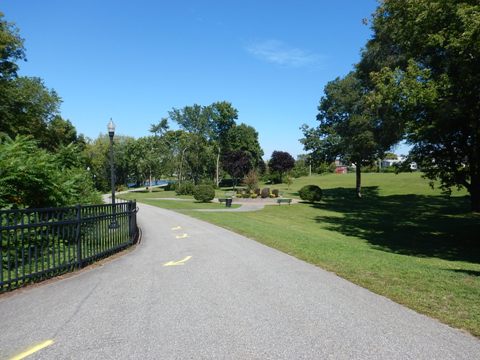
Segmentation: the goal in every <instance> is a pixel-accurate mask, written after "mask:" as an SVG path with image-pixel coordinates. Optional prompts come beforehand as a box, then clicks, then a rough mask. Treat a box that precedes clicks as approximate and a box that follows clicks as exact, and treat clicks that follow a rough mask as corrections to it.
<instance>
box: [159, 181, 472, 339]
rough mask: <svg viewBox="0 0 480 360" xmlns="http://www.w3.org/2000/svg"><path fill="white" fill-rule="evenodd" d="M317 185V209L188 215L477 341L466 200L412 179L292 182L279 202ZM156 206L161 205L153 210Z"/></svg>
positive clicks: (312, 206)
mask: <svg viewBox="0 0 480 360" xmlns="http://www.w3.org/2000/svg"><path fill="white" fill-rule="evenodd" d="M306 184H317V185H319V186H320V187H321V188H322V189H323V190H324V199H323V200H322V202H321V203H319V204H307V203H302V204H297V205H291V206H267V207H265V209H264V210H262V211H256V212H250V213H238V212H237V213H225V212H222V213H211V212H209V213H205V212H189V215H191V216H194V217H196V218H200V219H202V220H206V221H209V222H212V223H214V224H217V225H220V226H223V227H225V228H228V229H231V230H233V231H235V232H238V233H241V234H244V235H246V236H248V237H250V238H252V239H255V240H257V241H259V242H261V243H263V244H266V245H268V246H271V247H274V248H276V249H279V250H281V251H283V252H285V253H288V254H291V255H293V256H295V257H297V258H300V259H303V260H305V261H308V262H310V263H312V264H315V265H318V266H320V267H322V268H324V269H326V270H329V271H332V272H335V273H336V274H338V275H339V276H341V277H343V278H345V279H348V280H350V281H352V282H354V283H356V284H358V285H360V286H363V287H365V288H367V289H370V290H372V291H374V292H376V293H378V294H381V295H384V296H386V297H388V298H390V299H392V300H394V301H396V302H398V303H401V304H404V305H406V306H408V307H410V308H412V309H414V310H416V311H418V312H420V313H423V314H426V315H429V316H431V317H434V318H437V319H439V320H440V321H442V322H444V323H446V324H449V325H452V326H454V327H457V328H461V329H465V330H467V331H469V332H470V333H472V334H473V335H475V336H478V337H480V234H479V233H480V215H479V214H472V213H470V211H469V206H470V204H469V201H468V198H467V197H466V196H465V195H466V193H465V192H457V193H454V194H453V196H452V197H450V198H447V197H445V196H443V195H442V194H441V193H440V192H439V191H437V190H432V189H431V188H430V187H429V186H428V181H426V180H424V179H422V178H421V176H420V174H418V173H413V174H399V175H395V174H364V175H363V185H364V191H363V193H364V197H363V198H362V199H356V198H355V196H354V184H355V178H354V175H353V174H347V175H333V174H331V175H325V176H312V177H309V178H308V177H306V178H301V179H296V180H295V182H294V184H293V185H292V186H291V189H287V188H286V185H280V186H272V188H275V187H277V188H280V189H281V191H282V192H283V193H284V197H297V196H298V193H297V192H298V189H299V188H300V187H301V186H303V185H306ZM159 206H162V205H159Z"/></svg>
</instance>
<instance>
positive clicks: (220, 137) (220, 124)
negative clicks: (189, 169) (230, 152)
mask: <svg viewBox="0 0 480 360" xmlns="http://www.w3.org/2000/svg"><path fill="white" fill-rule="evenodd" d="M209 111H210V119H211V123H210V124H211V125H210V126H211V129H212V141H213V142H214V144H215V147H216V149H217V159H216V166H215V183H216V185H217V186H218V185H219V183H220V157H221V154H222V152H223V151H225V149H227V148H228V146H227V134H228V132H229V131H230V129H232V128H233V127H234V126H235V125H236V123H235V120H237V119H238V111H237V109H235V108H234V107H233V106H232V104H231V103H229V102H227V101H219V102H215V103H213V104H211V105H210V106H209Z"/></svg>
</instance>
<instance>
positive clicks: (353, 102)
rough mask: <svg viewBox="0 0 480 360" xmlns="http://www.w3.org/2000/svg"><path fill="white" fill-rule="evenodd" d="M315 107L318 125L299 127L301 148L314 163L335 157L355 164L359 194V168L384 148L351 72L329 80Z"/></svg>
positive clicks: (357, 81)
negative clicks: (308, 154)
mask: <svg viewBox="0 0 480 360" xmlns="http://www.w3.org/2000/svg"><path fill="white" fill-rule="evenodd" d="M324 92H325V95H324V96H323V97H322V98H321V100H320V104H319V106H318V110H319V112H318V115H317V121H318V122H319V125H318V127H316V128H310V127H308V126H306V125H304V126H303V127H302V130H303V134H304V136H305V137H304V138H303V139H301V140H300V141H301V142H302V143H303V145H304V148H305V150H307V151H311V152H312V154H311V156H312V157H313V158H314V159H316V161H317V162H328V163H331V162H333V161H335V160H336V159H339V160H341V161H342V162H343V163H345V164H352V163H353V164H354V165H355V167H356V192H357V196H358V197H361V167H362V166H364V165H369V164H370V163H371V162H372V161H373V160H374V159H375V158H376V157H377V156H378V155H379V153H381V152H382V151H384V150H386V149H388V147H390V146H391V145H393V143H390V144H388V145H386V146H385V147H384V146H382V144H381V143H380V142H379V141H378V138H379V137H380V134H382V129H380V128H378V127H376V124H375V121H374V119H373V118H372V116H371V114H370V112H369V109H368V107H367V104H366V98H365V89H364V87H363V85H362V82H361V81H360V80H359V79H358V77H357V76H356V73H355V72H351V73H349V74H348V75H347V76H345V77H344V78H337V79H335V80H333V81H331V82H329V83H328V84H327V85H326V86H325V89H324Z"/></svg>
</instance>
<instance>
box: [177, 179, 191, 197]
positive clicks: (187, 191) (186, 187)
mask: <svg viewBox="0 0 480 360" xmlns="http://www.w3.org/2000/svg"><path fill="white" fill-rule="evenodd" d="M194 188H195V187H194V185H193V184H192V183H191V182H183V183H181V184H178V185H177V186H176V189H175V192H176V193H177V195H192V194H193V190H194Z"/></svg>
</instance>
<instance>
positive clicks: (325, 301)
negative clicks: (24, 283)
mask: <svg viewBox="0 0 480 360" xmlns="http://www.w3.org/2000/svg"><path fill="white" fill-rule="evenodd" d="M139 207H140V212H139V224H140V226H141V227H142V232H143V241H142V243H141V244H140V245H139V246H138V247H137V248H136V249H135V250H134V251H133V252H131V253H129V254H127V255H124V256H122V257H120V258H118V259H116V260H114V261H111V262H109V263H107V264H105V265H103V266H100V267H96V268H94V269H92V270H88V271H83V272H79V273H78V274H76V275H75V276H72V277H70V278H68V279H64V280H60V281H55V282H52V283H49V284H44V285H41V286H38V287H33V288H29V289H25V290H20V291H17V292H15V293H14V294H11V295H9V296H6V297H1V298H0V324H1V325H0V326H1V329H2V336H0V359H6V358H9V357H10V356H13V355H14V354H17V353H18V352H20V351H23V350H25V349H27V348H29V347H31V346H32V345H34V344H37V343H39V342H45V341H46V340H53V344H52V345H49V346H47V347H45V348H44V349H42V350H39V351H38V353H35V354H34V355H32V356H31V357H30V358H29V359H66V358H69V359H402V360H403V359H429V360H430V359H448V360H451V359H469V360H470V359H474V358H478V354H480V341H479V340H478V339H476V338H474V337H472V336H470V335H467V334H464V333H462V332H461V331H459V330H455V329H452V328H450V327H448V326H446V325H443V324H440V323H439V322H437V321H435V320H432V319H430V318H428V317H426V316H422V315H419V314H417V313H415V312H414V311H411V310H408V309H406V308H404V307H402V306H400V305H398V304H396V303H393V302H392V301H390V300H388V299H386V298H384V297H381V296H378V295H375V294H373V293H371V292H369V291H367V290H365V289H363V288H360V287H358V286H356V285H353V284H352V283H349V282H348V281H345V280H343V279H341V278H339V277H337V276H336V275H334V274H332V273H329V272H326V271H323V270H321V269H319V268H317V267H315V266H312V265H309V264H307V263H305V262H302V261H300V260H297V259H295V258H293V257H291V256H289V255H286V254H284V253H281V252H279V251H276V250H274V249H271V248H268V247H266V246H263V245H261V244H259V243H257V242H255V241H252V240H249V239H247V238H245V237H243V236H240V235H237V234H234V233H232V232H229V231H227V230H225V229H221V228H218V227H216V226H213V225H211V224H207V223H205V222H202V221H199V220H196V219H192V218H190V217H187V216H185V215H181V214H178V213H174V212H172V211H168V210H164V209H160V208H156V207H153V206H148V205H143V204H139ZM165 264H170V265H172V264H173V266H164V265H165Z"/></svg>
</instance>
